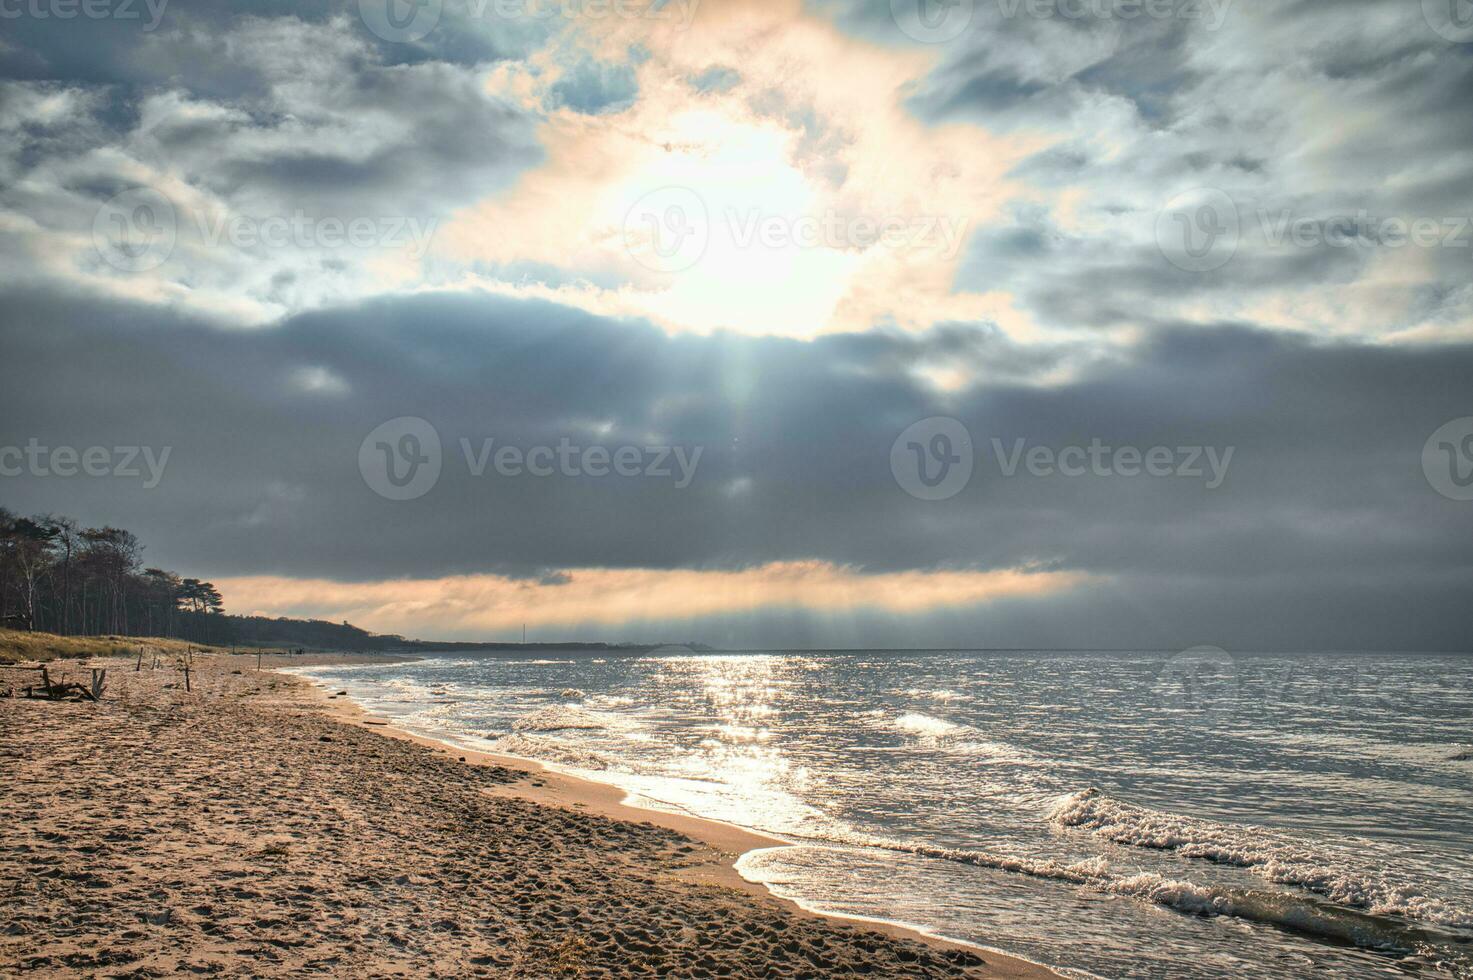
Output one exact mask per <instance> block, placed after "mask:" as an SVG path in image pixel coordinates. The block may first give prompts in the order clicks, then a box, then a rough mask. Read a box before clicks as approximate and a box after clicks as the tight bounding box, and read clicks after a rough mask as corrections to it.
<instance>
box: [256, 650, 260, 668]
mask: <svg viewBox="0 0 1473 980" xmlns="http://www.w3.org/2000/svg"><path fill="white" fill-rule="evenodd" d="M260 669H261V651H260V650H257V651H256V670H257V671H259V670H260Z"/></svg>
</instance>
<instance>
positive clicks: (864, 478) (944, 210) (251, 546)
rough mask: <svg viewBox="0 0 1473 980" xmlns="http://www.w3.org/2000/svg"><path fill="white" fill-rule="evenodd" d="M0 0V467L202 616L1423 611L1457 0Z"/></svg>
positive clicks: (449, 630)
mask: <svg viewBox="0 0 1473 980" xmlns="http://www.w3.org/2000/svg"><path fill="white" fill-rule="evenodd" d="M0 21H3V31H0V506H5V507H8V508H10V509H12V510H16V511H20V512H26V513H29V512H39V511H56V512H60V513H68V514H73V515H75V516H77V517H78V518H80V519H81V520H83V521H85V522H88V523H91V524H103V523H113V524H117V525H120V526H123V527H127V528H130V529H132V530H134V531H135V532H137V533H138V534H139V535H140V537H141V538H143V540H144V541H145V542H146V543H147V545H148V552H147V554H146V558H147V561H148V562H149V563H150V564H158V565H164V566H166V567H170V568H173V569H175V570H177V571H179V572H180V573H182V574H187V575H195V576H202V577H205V578H209V579H211V580H213V581H215V582H216V583H217V584H218V585H219V587H220V588H221V590H222V592H223V593H224V595H225V598H226V603H227V609H229V610H230V611H232V612H242V613H255V612H263V613H269V614H274V615H300V616H312V617H322V618H328V619H334V620H341V619H347V620H350V621H352V622H354V623H355V624H358V625H361V626H364V627H366V628H370V629H375V630H380V631H391V632H399V633H405V634H409V635H414V636H421V637H429V638H445V639H450V638H456V639H463V638H483V639H494V638H499V639H511V638H516V637H519V636H520V634H521V628H522V624H523V623H526V624H527V628H528V633H529V636H530V637H531V638H534V639H544V640H553V639H564V638H569V639H570V638H581V639H609V640H629V641H649V642H671V641H683V640H687V639H693V640H700V641H703V642H707V643H711V644H714V645H720V646H729V647H742V646H759V647H771V646H785V645H794V646H824V647H840V646H866V647H873V646H888V645H899V646H933V645H936V646H969V647H977V646H1035V645H1037V646H1049V647H1121V646H1143V647H1151V648H1167V649H1169V648H1184V647H1189V646H1194V645H1199V644H1214V645H1218V646H1222V647H1225V648H1227V649H1229V650H1233V649H1239V650H1246V649H1265V648H1273V649H1280V648H1315V649H1334V648H1396V649H1462V650H1467V649H1473V619H1470V617H1469V616H1468V612H1467V610H1468V605H1469V603H1468V600H1469V595H1470V590H1473V222H1470V218H1473V112H1470V111H1469V106H1470V105H1473V10H1470V9H1469V8H1468V4H1467V3H1466V0H1425V2H1422V0H1320V2H1297V0H1283V2H1278V3H1273V4H1259V3H1254V4H1249V3H1247V2H1245V0H1237V2H1234V0H950V2H938V0H920V2H917V0H893V2H891V0H871V2H867V3H861V2H853V3H851V2H843V0H810V2H808V3H798V2H788V0H761V2H739V0H667V2H664V3H656V4H655V5H653V6H650V5H649V4H648V3H646V2H645V0H617V2H616V0H417V2H413V3H411V2H409V0H361V2H360V0H294V2H291V3H287V2H275V0H261V2H253V3H249V4H247V3H234V4H230V3H224V2H220V0H193V2H190V3H188V4H185V3H183V2H174V3H170V2H167V0H151V2H150V0H87V2H86V3H81V2H74V0H13V2H3V3H0Z"/></svg>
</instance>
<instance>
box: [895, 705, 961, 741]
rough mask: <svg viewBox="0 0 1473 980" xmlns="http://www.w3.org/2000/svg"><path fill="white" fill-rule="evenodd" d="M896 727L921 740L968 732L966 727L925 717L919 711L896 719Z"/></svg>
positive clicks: (928, 716)
mask: <svg viewBox="0 0 1473 980" xmlns="http://www.w3.org/2000/svg"><path fill="white" fill-rule="evenodd" d="M895 727H896V728H898V729H900V730H901V731H902V732H906V733H908V734H911V735H917V736H920V737H921V738H946V737H948V736H953V735H959V734H961V733H962V732H963V731H966V730H967V728H966V726H965V725H958V724H955V723H953V722H949V721H947V720H946V719H944V718H933V717H931V716H930V715H923V714H921V713H920V712H919V711H910V712H907V713H906V714H903V715H901V716H900V717H899V718H896V719H895Z"/></svg>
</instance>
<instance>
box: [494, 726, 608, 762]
mask: <svg viewBox="0 0 1473 980" xmlns="http://www.w3.org/2000/svg"><path fill="white" fill-rule="evenodd" d="M490 738H491V743H490V751H492V752H498V753H500V754H502V755H514V756H517V757H518V758H522V759H532V760H533V761H536V762H548V763H551V764H553V765H556V766H569V767H572V768H575V769H593V770H596V771H603V770H605V769H608V768H609V760H607V759H605V758H604V757H603V756H601V755H599V754H598V753H597V752H590V751H588V750H587V749H580V748H578V747H577V746H574V745H568V744H567V743H566V742H559V741H557V740H556V739H551V738H538V737H537V736H535V735H523V734H521V733H519V732H513V733H512V734H510V735H502V736H500V737H495V736H490Z"/></svg>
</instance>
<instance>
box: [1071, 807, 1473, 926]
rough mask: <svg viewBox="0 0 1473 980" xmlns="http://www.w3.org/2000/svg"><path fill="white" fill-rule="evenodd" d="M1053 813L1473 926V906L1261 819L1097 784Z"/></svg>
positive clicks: (1121, 837) (1360, 903)
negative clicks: (1207, 813) (1155, 800)
mask: <svg viewBox="0 0 1473 980" xmlns="http://www.w3.org/2000/svg"><path fill="white" fill-rule="evenodd" d="M1051 819H1052V820H1053V822H1054V823H1055V824H1057V825H1058V826H1060V827H1073V828H1079V829H1083V830H1088V831H1090V832H1092V833H1093V834H1094V835H1095V836H1097V837H1101V838H1104V839H1105V840H1108V841H1112V842H1114V843H1116V844H1126V845H1130V846H1132V847H1143V848H1149V849H1151V850H1158V851H1172V852H1174V853H1176V854H1180V855H1182V856H1183V857H1190V858H1201V859H1203V860H1206V861H1211V862H1213V863H1215V864H1226V865H1232V866H1233V867H1238V868H1246V869H1248V870H1249V871H1252V872H1253V873H1254V874H1256V875H1258V876H1259V877H1261V878H1263V879H1265V880H1267V881H1271V882H1274V883H1275V884H1280V885H1294V886H1297V887H1300V888H1303V889H1305V890H1307V891H1310V892H1313V893H1315V894H1317V895H1322V896H1324V897H1325V898H1327V899H1329V900H1330V901H1331V902H1334V903H1336V904H1339V905H1346V906H1350V907H1351V908H1357V909H1365V910H1366V911H1367V912H1370V913H1372V914H1373V915H1401V916H1406V917H1408V918H1412V919H1419V920H1421V921H1424V922H1429V923H1433V924H1435V925H1442V926H1452V927H1457V928H1473V912H1470V911H1469V910H1467V909H1460V908H1457V907H1456V906H1453V905H1450V904H1449V903H1447V902H1445V901H1443V900H1442V899H1439V898H1435V897H1431V896H1426V895H1423V894H1421V893H1419V892H1418V890H1417V889H1415V888H1413V887H1411V886H1409V885H1406V884H1404V883H1398V882H1394V881H1390V880H1388V879H1387V878H1386V876H1385V875H1383V874H1376V873H1369V872H1364V871H1356V870H1353V869H1350V868H1347V867H1345V864H1344V859H1343V858H1340V857H1337V856H1336V855H1335V854H1333V853H1330V852H1329V851H1326V850H1323V849H1316V848H1312V847H1308V846H1306V845H1304V844H1301V843H1298V842H1296V841H1292V840H1289V839H1287V838H1285V837H1283V836H1282V835H1279V834H1275V833H1273V832H1272V831H1269V830H1265V829H1264V828H1261V827H1247V826H1241V825H1237V824H1226V823H1216V822H1213V821H1209V820H1198V819H1195V818H1192V817H1182V816H1177V815H1175V814H1170V813H1162V812H1160V811H1158V810H1152V809H1149V808H1147V807H1142V806H1136V805H1134V804H1131V803H1124V802H1122V801H1120V800H1115V799H1112V798H1110V797H1108V796H1105V795H1103V794H1101V793H1100V791H1099V790H1097V789H1093V788H1091V789H1087V790H1083V791H1081V792H1078V793H1074V794H1072V795H1070V796H1067V797H1065V798H1064V799H1063V800H1062V801H1060V802H1059V804H1058V805H1057V806H1055V808H1054V810H1053V813H1052V814H1051Z"/></svg>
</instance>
